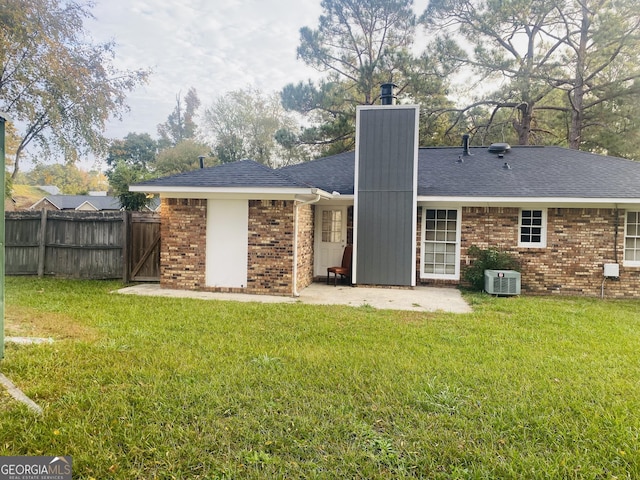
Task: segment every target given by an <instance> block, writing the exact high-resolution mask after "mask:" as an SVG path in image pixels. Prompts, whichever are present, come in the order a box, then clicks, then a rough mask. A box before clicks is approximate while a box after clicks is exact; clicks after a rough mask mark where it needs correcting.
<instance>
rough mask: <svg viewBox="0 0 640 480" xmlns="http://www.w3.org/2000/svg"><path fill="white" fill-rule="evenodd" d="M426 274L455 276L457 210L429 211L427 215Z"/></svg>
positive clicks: (424, 260)
mask: <svg viewBox="0 0 640 480" xmlns="http://www.w3.org/2000/svg"><path fill="white" fill-rule="evenodd" d="M425 218H426V222H425V239H424V248H423V252H424V258H423V262H422V263H423V267H424V273H427V274H439V275H455V273H456V240H457V238H456V236H457V234H456V232H457V225H458V211H457V210H444V209H443V210H427V211H426V214H425Z"/></svg>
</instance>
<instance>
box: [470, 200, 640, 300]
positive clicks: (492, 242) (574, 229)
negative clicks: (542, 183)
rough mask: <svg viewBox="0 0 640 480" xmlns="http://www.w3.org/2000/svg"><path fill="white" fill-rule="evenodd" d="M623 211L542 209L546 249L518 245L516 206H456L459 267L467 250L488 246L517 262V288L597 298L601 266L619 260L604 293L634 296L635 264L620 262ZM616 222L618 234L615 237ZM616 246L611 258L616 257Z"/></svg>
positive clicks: (638, 289)
mask: <svg viewBox="0 0 640 480" xmlns="http://www.w3.org/2000/svg"><path fill="white" fill-rule="evenodd" d="M624 217H625V212H624V211H623V210H619V211H618V212H616V210H614V209H606V208H602V209H590V208H549V209H547V246H546V248H521V247H518V233H519V232H518V228H519V225H518V222H519V209H518V208H513V207H504V208H502V207H465V208H463V209H462V239H461V242H462V243H461V262H462V267H463V268H464V266H465V265H467V264H468V263H469V257H468V256H467V254H466V252H467V249H468V248H469V247H470V246H472V245H476V246H478V247H480V248H488V247H494V248H497V249H499V250H502V251H507V252H510V253H512V254H513V255H514V256H516V258H518V260H519V261H520V262H521V265H522V290H523V292H524V293H529V294H565V295H587V296H599V295H600V292H601V286H602V280H603V276H602V274H603V264H604V263H615V262H616V261H617V263H619V264H620V280H616V281H613V280H608V281H607V282H606V284H605V294H606V296H608V297H637V296H640V268H625V267H623V266H622V261H623V255H624V250H623V248H624ZM616 223H617V225H618V227H617V228H618V234H617V239H616V233H615V231H616ZM616 248H617V259H616V253H615V251H616Z"/></svg>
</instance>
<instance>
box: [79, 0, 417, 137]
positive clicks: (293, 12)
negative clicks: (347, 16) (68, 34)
mask: <svg viewBox="0 0 640 480" xmlns="http://www.w3.org/2000/svg"><path fill="white" fill-rule="evenodd" d="M320 1H321V0H96V3H95V7H94V8H93V9H92V10H91V11H92V13H93V15H94V17H95V19H93V20H91V21H88V22H86V24H85V27H86V29H87V31H88V32H89V34H90V35H91V36H92V38H93V40H94V41H95V42H105V41H109V40H113V41H115V44H116V47H115V51H116V58H115V61H114V63H115V65H116V66H117V67H118V68H120V69H127V70H137V69H140V68H151V69H152V71H153V72H152V74H151V77H150V79H149V82H148V83H147V84H145V85H143V86H141V87H139V88H137V89H136V90H134V91H133V92H131V93H130V94H129V95H128V102H127V103H128V104H129V106H130V108H131V111H130V112H129V113H128V114H125V117H124V119H123V121H122V122H119V121H112V122H110V123H109V124H108V127H107V136H109V137H111V138H123V137H124V136H126V135H127V133H129V132H136V133H149V134H150V135H151V136H152V137H154V138H156V137H157V125H158V124H160V123H163V122H165V121H166V120H167V117H168V116H169V114H170V113H171V111H172V110H173V108H174V107H175V105H176V95H178V93H182V95H183V96H184V95H185V94H186V92H187V90H188V89H189V88H190V87H194V88H195V89H196V91H197V92H198V97H199V98H200V101H201V107H200V109H202V108H203V107H207V106H209V105H211V104H212V103H213V101H214V100H215V99H216V98H218V97H219V96H222V95H224V93H226V92H230V91H233V90H238V89H241V88H246V87H256V88H259V89H260V90H261V91H263V92H264V93H270V92H276V91H280V90H281V89H282V87H284V86H285V85H286V84H288V83H298V82H300V81H306V80H307V79H310V78H311V79H318V78H320V77H321V76H322V74H320V73H319V72H317V71H316V70H314V69H313V68H311V67H308V66H306V65H305V64H304V63H303V62H302V61H301V60H297V59H296V48H297V46H298V44H299V30H300V28H301V27H303V26H308V27H311V28H314V29H315V28H317V25H318V18H319V17H320V15H321V13H322V8H321V6H320ZM427 2H428V0H416V1H414V9H415V10H416V13H418V14H420V13H422V11H424V9H425V7H426V5H427Z"/></svg>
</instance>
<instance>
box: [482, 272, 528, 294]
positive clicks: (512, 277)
mask: <svg viewBox="0 0 640 480" xmlns="http://www.w3.org/2000/svg"><path fill="white" fill-rule="evenodd" d="M484 289H485V291H486V292H487V293H488V294H490V295H520V272H516V271H515V270H485V271H484Z"/></svg>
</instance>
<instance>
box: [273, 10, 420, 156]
mask: <svg viewBox="0 0 640 480" xmlns="http://www.w3.org/2000/svg"><path fill="white" fill-rule="evenodd" d="M411 4H412V1H411V0H362V1H358V2H355V1H352V0H322V3H321V5H322V9H323V14H322V15H321V16H320V19H319V25H318V28H317V29H316V30H313V29H311V28H309V27H303V28H301V29H300V45H299V46H298V58H300V59H301V60H302V61H304V62H305V63H306V64H307V65H310V66H312V67H314V68H316V69H318V70H319V71H321V72H326V73H327V77H326V78H325V79H323V80H322V81H321V82H320V83H319V85H318V86H316V85H314V84H313V83H312V82H310V81H309V82H307V83H299V84H297V85H294V84H289V85H287V86H285V88H284V89H283V90H282V93H281V97H282V103H283V105H284V106H285V108H287V109H289V110H294V111H297V112H300V113H302V114H306V115H309V114H311V115H312V120H313V123H314V124H315V126H313V127H310V128H307V129H306V130H305V131H304V132H303V133H302V135H301V137H300V141H301V142H302V143H307V144H311V145H316V146H320V147H324V148H323V153H336V152H338V151H343V150H348V149H350V148H352V147H353V145H354V139H353V134H354V119H355V107H356V106H357V105H363V104H372V103H374V102H375V101H376V100H377V98H378V91H379V86H380V84H381V83H385V82H390V81H391V82H395V83H403V79H404V77H403V74H402V71H403V68H404V66H406V65H407V59H408V58H409V57H408V55H407V51H408V49H409V47H410V46H411V44H412V41H413V34H414V29H415V15H414V14H413V11H412V9H411ZM405 86H406V85H404V83H403V84H402V85H401V86H400V91H403V89H404V88H405Z"/></svg>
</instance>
